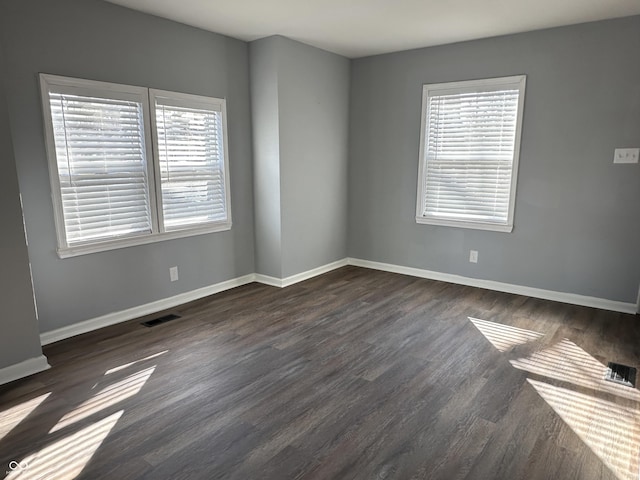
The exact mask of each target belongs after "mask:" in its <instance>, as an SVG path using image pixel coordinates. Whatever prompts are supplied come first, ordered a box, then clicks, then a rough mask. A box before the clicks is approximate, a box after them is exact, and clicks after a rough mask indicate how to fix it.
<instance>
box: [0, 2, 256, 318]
mask: <svg viewBox="0 0 640 480" xmlns="http://www.w3.org/2000/svg"><path fill="white" fill-rule="evenodd" d="M0 8H1V10H0V32H1V35H2V41H3V43H4V45H5V53H6V63H7V98H8V100H9V114H10V118H11V123H12V129H13V131H12V133H13V144H14V152H15V160H16V164H17V171H18V178H19V184H20V190H21V192H22V196H23V202H24V213H25V219H26V227H27V233H28V237H29V240H30V246H29V255H30V257H31V262H32V266H33V278H34V287H35V292H36V298H37V302H38V309H39V314H40V328H41V330H42V331H50V330H53V329H56V328H59V327H62V326H66V325H70V324H73V323H76V322H79V321H82V320H86V319H91V318H95V317H97V316H100V315H103V314H106V313H110V312H114V311H118V310H122V309H126V308H129V307H133V306H137V305H141V304H145V303H148V302H151V301H154V300H158V299H162V298H166V297H170V296H173V295H176V294H179V293H182V292H187V291H190V290H194V289H197V288H200V287H204V286H208V285H212V284H215V283H217V282H221V281H224V280H227V279H230V278H235V277H238V276H241V275H245V274H248V273H252V272H253V271H254V235H253V193H252V190H253V188H252V165H251V121H250V116H251V115H250V114H251V112H250V103H249V71H248V47H247V44H246V43H244V42H241V41H238V40H233V39H230V38H227V37H223V36H220V35H217V34H213V33H208V32H205V31H202V30H198V29H195V28H191V27H188V26H185V25H181V24H178V23H175V22H170V21H167V20H163V19H160V18H157V17H152V16H149V15H145V14H142V13H138V12H135V11H132V10H128V9H125V8H122V7H119V6H115V5H112V4H109V3H106V2H101V1H96V0H56V1H55V2H52V1H49V0H5V1H3V2H2V4H1V7H0ZM38 72H46V73H52V74H57V75H66V76H72V77H80V78H88V79H93V80H102V81H107V82H117V83H125V84H131V85H140V86H147V87H152V88H159V89H165V90H173V91H178V92H184V93H192V94H198V95H208V96H216V97H225V98H226V99H227V109H228V127H229V159H230V175H231V197H232V198H231V208H232V212H233V228H232V230H231V231H227V232H219V233H214V234H208V235H201V236H196V237H189V238H185V239H178V240H169V241H163V242H159V243H154V244H150V245H141V246H136V247H131V248H124V249H119V250H114V251H110V252H103V253H97V254H91V255H84V256H79V257H74V258H68V259H59V258H58V257H57V255H56V252H55V248H56V237H55V230H54V223H53V207H52V203H51V198H50V187H49V173H48V168H47V161H46V157H45V147H44V137H43V127H42V112H41V106H40V98H39V93H38V77H37V74H38ZM173 265H177V266H178V267H179V273H180V280H179V281H177V282H174V283H171V282H170V279H169V267H170V266H173Z"/></svg>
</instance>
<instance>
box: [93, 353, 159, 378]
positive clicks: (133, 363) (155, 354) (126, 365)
mask: <svg viewBox="0 0 640 480" xmlns="http://www.w3.org/2000/svg"><path fill="white" fill-rule="evenodd" d="M168 351H169V350H165V351H163V352H159V353H154V354H153V355H149V356H148V357H144V358H141V359H140V360H136V361H135V362H130V363H125V364H124V365H120V366H118V367H113V368H111V369H109V370H107V371H106V372H104V374H105V375H110V374H112V373H115V372H119V371H120V370H124V369H125V368H129V367H130V366H132V365H135V364H136V363H141V362H145V361H147V360H151V359H152V358H156V357H159V356H160V355H164V354H165V353H167V352H168Z"/></svg>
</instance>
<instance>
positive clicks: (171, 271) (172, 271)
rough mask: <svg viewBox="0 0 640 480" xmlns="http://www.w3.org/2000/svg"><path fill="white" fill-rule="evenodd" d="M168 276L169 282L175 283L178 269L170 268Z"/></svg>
mask: <svg viewBox="0 0 640 480" xmlns="http://www.w3.org/2000/svg"><path fill="white" fill-rule="evenodd" d="M169 275H170V276H171V281H172V282H175V281H177V280H178V267H171V268H170V269H169Z"/></svg>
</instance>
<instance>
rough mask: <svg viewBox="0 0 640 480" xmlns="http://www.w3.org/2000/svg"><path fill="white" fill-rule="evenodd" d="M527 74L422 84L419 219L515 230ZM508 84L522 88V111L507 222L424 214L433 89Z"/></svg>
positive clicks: (453, 91) (473, 88)
mask: <svg viewBox="0 0 640 480" xmlns="http://www.w3.org/2000/svg"><path fill="white" fill-rule="evenodd" d="M526 80H527V77H526V75H515V76H510V77H499V78H488V79H482V80H467V81H461V82H448V83H434V84H425V85H423V86H422V111H421V116H422V117H421V122H420V158H419V164H418V189H417V196H416V223H419V224H426V225H440V226H447V227H457V228H469V229H476V230H491V231H496V232H511V231H513V219H514V213H515V203H516V186H517V182H518V163H519V159H520V140H521V134H522V118H523V112H524V97H525V86H526ZM505 86H512V87H516V88H518V90H519V95H518V113H517V119H516V136H515V143H514V148H513V163H512V169H511V187H510V195H509V212H508V217H507V222H506V223H505V224H501V223H500V224H498V223H488V222H473V221H469V220H460V221H457V220H449V219H440V218H434V217H431V216H424V215H422V212H423V211H424V203H423V202H424V198H425V181H424V174H425V169H426V152H425V139H426V138H427V136H428V132H427V126H428V125H427V114H428V111H427V110H428V98H429V96H430V93H431V92H437V93H438V94H440V95H444V94H457V93H466V92H475V91H478V90H482V91H490V90H492V89H494V88H495V89H496V90H499V89H501V88H503V87H505Z"/></svg>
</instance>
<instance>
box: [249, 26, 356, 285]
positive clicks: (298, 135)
mask: <svg viewBox="0 0 640 480" xmlns="http://www.w3.org/2000/svg"><path fill="white" fill-rule="evenodd" d="M250 48H251V83H252V87H251V93H252V110H253V121H254V125H253V129H254V162H255V167H254V170H255V179H254V182H255V184H256V197H255V199H256V207H255V209H256V239H257V240H256V249H257V255H256V258H257V272H258V273H262V274H266V275H271V276H275V277H278V278H283V277H288V276H291V275H295V274H297V273H301V272H305V271H307V270H311V269H313V268H316V267H320V266H322V265H326V264H327V263H331V262H334V261H336V260H340V259H343V258H345V257H346V253H347V246H346V238H347V234H346V231H347V212H348V208H347V158H348V126H349V125H348V118H349V74H350V63H349V60H348V59H346V58H344V57H341V56H339V55H336V54H333V53H329V52H326V51H324V50H320V49H317V48H314V47H310V46H308V45H305V44H302V43H299V42H296V41H293V40H290V39H288V38H285V37H281V36H275V37H269V38H266V39H262V40H259V41H257V42H253V43H252V44H251V47H250ZM278 226H279V227H280V232H276V231H275V229H276V227H278ZM278 240H279V241H280V243H279V244H278Z"/></svg>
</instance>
